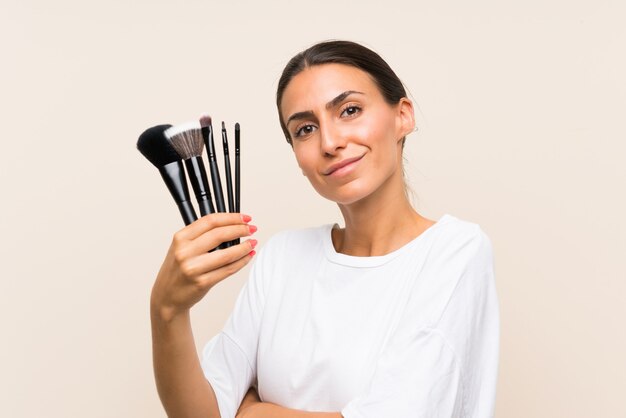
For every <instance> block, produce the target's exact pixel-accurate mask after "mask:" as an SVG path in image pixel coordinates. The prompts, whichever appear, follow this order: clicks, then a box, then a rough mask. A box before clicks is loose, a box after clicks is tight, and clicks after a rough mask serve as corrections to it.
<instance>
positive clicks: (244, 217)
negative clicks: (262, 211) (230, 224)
mask: <svg viewBox="0 0 626 418" xmlns="http://www.w3.org/2000/svg"><path fill="white" fill-rule="evenodd" d="M241 220H242V221H244V223H248V222H250V221H251V220H252V216H248V215H244V214H243V213H242V214H241Z"/></svg>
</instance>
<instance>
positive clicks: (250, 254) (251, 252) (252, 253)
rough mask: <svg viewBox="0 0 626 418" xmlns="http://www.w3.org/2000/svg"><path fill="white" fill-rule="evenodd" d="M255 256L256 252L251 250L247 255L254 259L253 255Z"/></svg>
mask: <svg viewBox="0 0 626 418" xmlns="http://www.w3.org/2000/svg"><path fill="white" fill-rule="evenodd" d="M255 254H256V251H254V250H252V251H250V252H249V253H248V255H249V256H250V257H254V255H255Z"/></svg>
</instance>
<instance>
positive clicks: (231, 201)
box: [222, 129, 235, 212]
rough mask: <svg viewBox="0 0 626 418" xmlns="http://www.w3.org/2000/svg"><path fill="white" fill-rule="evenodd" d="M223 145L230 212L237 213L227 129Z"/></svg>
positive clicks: (224, 130)
mask: <svg viewBox="0 0 626 418" xmlns="http://www.w3.org/2000/svg"><path fill="white" fill-rule="evenodd" d="M222 143H223V145H224V170H225V171H226V173H225V175H226V191H227V192H228V211H229V212H235V201H234V199H233V175H232V172H231V170H230V155H229V153H228V138H227V137H226V129H222Z"/></svg>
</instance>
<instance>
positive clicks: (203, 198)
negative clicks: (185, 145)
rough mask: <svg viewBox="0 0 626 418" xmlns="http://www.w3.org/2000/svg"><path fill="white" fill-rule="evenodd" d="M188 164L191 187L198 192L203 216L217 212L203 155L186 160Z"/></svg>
mask: <svg viewBox="0 0 626 418" xmlns="http://www.w3.org/2000/svg"><path fill="white" fill-rule="evenodd" d="M185 165H186V166H187V174H188V176H189V181H190V182H191V187H192V188H193V191H194V193H195V194H196V200H197V201H198V207H199V208H200V213H201V214H202V216H204V215H208V214H209V213H215V207H214V206H213V200H212V199H211V189H209V180H208V178H207V175H206V169H205V168H204V162H202V158H201V157H191V158H189V159H187V160H185Z"/></svg>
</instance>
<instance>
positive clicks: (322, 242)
mask: <svg viewBox="0 0 626 418" xmlns="http://www.w3.org/2000/svg"><path fill="white" fill-rule="evenodd" d="M277 105H278V113H279V118H280V123H281V126H282V128H283V130H284V132H285V136H286V138H287V141H288V143H289V144H290V145H291V147H292V148H293V152H294V155H295V157H296V159H297V161H298V165H299V166H300V168H301V169H302V172H303V174H304V175H305V176H306V177H307V178H308V179H309V181H310V182H311V184H312V186H313V187H314V188H315V190H316V191H317V192H318V193H319V194H320V195H321V196H323V197H325V198H327V199H330V200H332V201H334V202H336V203H337V204H338V205H339V208H340V210H341V213H342V215H343V218H344V222H345V227H343V228H340V227H338V226H337V225H330V224H329V225H323V226H321V227H314V228H309V229H303V230H294V231H286V232H282V233H279V234H277V235H275V236H274V237H272V239H270V240H269V242H267V243H266V244H265V245H264V246H263V248H262V250H261V251H260V253H259V254H258V256H257V257H258V258H257V259H256V261H255V263H254V265H253V267H252V269H251V273H250V277H249V279H248V281H247V283H246V285H245V286H244V287H243V289H242V291H241V293H240V295H239V297H238V299H237V302H236V304H235V308H234V311H233V313H232V314H231V316H230V318H229V319H228V321H227V323H226V325H225V327H224V329H223V330H222V332H220V333H219V334H218V335H216V336H215V337H213V338H212V339H211V340H210V341H209V343H208V344H207V345H206V346H205V348H204V350H203V353H202V356H201V359H200V358H199V357H198V355H197V353H196V350H195V345H194V340H193V336H192V332H191V326H190V320H189V310H190V308H191V307H192V306H193V305H194V304H195V303H196V302H198V301H199V300H200V299H202V297H203V296H204V295H205V294H206V293H207V292H208V291H209V290H210V289H211V288H212V287H213V286H214V285H215V284H216V283H218V282H219V281H221V280H223V279H224V278H226V277H228V276H230V275H231V274H233V273H234V272H236V271H238V270H239V269H241V268H242V267H243V266H244V265H246V264H247V263H248V262H249V261H250V260H251V259H252V257H253V256H254V255H255V251H254V250H253V249H254V247H255V245H256V241H255V240H253V239H248V240H244V241H242V242H241V244H239V245H237V246H234V247H230V248H228V249H225V250H220V251H215V252H211V253H208V252H207V251H208V250H209V249H211V248H214V247H215V246H217V245H218V244H219V243H221V242H223V241H228V240H232V239H235V238H240V237H248V236H250V235H252V234H253V233H254V232H255V231H256V227H255V226H253V225H251V224H250V223H249V222H250V217H249V216H247V215H240V214H213V215H208V216H205V217H203V218H201V219H199V220H198V221H196V222H194V223H193V224H191V225H189V226H187V227H185V228H184V229H182V230H180V231H179V232H177V233H176V234H175V235H174V239H173V242H172V245H171V247H170V250H169V252H168V254H167V256H166V258H165V261H164V262H163V266H162V268H161V270H160V272H159V274H158V277H157V279H156V282H155V284H154V288H153V291H152V296H151V308H152V309H151V310H152V327H153V351H154V369H155V375H156V381H157V388H158V391H159V395H160V397H161V400H162V402H163V405H164V407H165V409H166V411H167V412H168V415H169V416H171V417H196V416H197V417H221V418H232V417H235V416H237V417H243V418H254V417H274V418H275V417H293V418H295V417H336V418H340V417H345V418H357V417H358V418H366V417H367V418H370V417H371V418H381V417H384V418H387V417H389V418H408V417H434V416H438V417H488V416H492V415H493V408H494V400H495V388H496V377H497V366H498V346H499V316H498V302H497V297H496V292H495V284H494V274H493V261H492V248H491V243H490V240H489V238H488V237H487V236H486V235H485V233H484V232H483V231H482V230H481V228H480V227H479V226H478V225H477V224H474V223H471V222H468V221H463V220H461V219H458V218H456V217H454V216H452V215H448V214H446V215H444V216H442V217H441V218H440V219H439V220H438V221H433V220H430V219H427V218H425V217H423V216H421V215H420V214H419V213H417V212H416V211H415V210H414V209H413V208H412V206H411V204H410V202H409V200H408V198H407V194H406V191H405V184H404V175H403V167H402V152H403V147H404V143H405V140H406V135H407V134H409V133H410V132H412V131H413V130H414V127H415V120H414V113H413V104H412V103H411V101H410V100H409V99H408V98H407V97H406V93H405V90H404V88H403V86H402V83H401V82H400V80H399V79H398V77H397V76H396V74H395V73H394V72H393V71H392V70H391V68H390V67H389V66H388V65H387V63H386V62H385V61H384V60H383V59H382V58H381V57H380V56H379V55H377V54H376V53H374V52H373V51H371V50H369V49H367V48H365V47H363V46H361V45H358V44H355V43H352V42H344V41H333V42H324V43H320V44H317V45H314V46H312V47H311V48H309V49H307V50H305V51H303V52H302V53H300V54H298V55H296V56H295V57H294V58H293V59H292V60H291V61H290V62H289V63H288V64H287V66H286V68H285V70H284V72H283V75H282V77H281V79H280V82H279V85H278V91H277Z"/></svg>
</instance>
